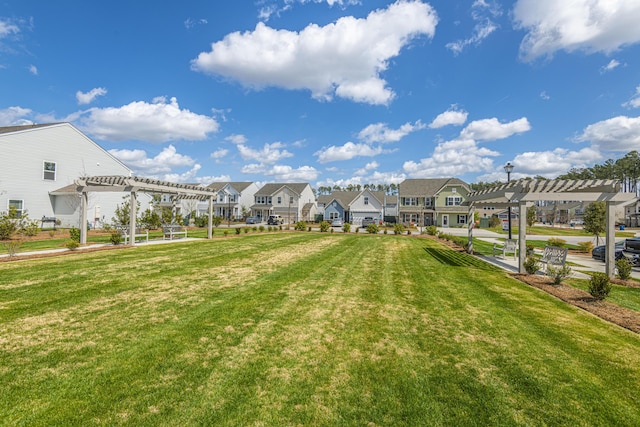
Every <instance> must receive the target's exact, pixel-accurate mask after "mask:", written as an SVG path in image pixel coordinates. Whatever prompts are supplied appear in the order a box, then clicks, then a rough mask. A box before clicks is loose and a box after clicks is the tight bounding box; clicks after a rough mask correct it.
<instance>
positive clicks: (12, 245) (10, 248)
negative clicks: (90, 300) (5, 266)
mask: <svg viewBox="0 0 640 427" xmlns="http://www.w3.org/2000/svg"><path fill="white" fill-rule="evenodd" d="M21 246H22V240H19V239H18V240H8V241H6V242H4V247H5V248H6V249H7V253H8V254H9V257H13V256H15V255H16V254H17V253H18V251H19V250H20V247H21Z"/></svg>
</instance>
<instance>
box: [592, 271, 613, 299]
mask: <svg viewBox="0 0 640 427" xmlns="http://www.w3.org/2000/svg"><path fill="white" fill-rule="evenodd" d="M609 292H611V282H610V281H609V276H607V275H606V274H605V273H593V275H592V276H591V279H589V293H590V294H591V296H593V297H594V298H595V299H598V300H603V299H605V298H606V297H607V296H608V295H609Z"/></svg>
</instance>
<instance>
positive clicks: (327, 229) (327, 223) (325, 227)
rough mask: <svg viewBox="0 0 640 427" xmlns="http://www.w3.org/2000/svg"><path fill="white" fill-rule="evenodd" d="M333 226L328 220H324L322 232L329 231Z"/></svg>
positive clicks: (321, 227) (321, 225)
mask: <svg viewBox="0 0 640 427" xmlns="http://www.w3.org/2000/svg"><path fill="white" fill-rule="evenodd" d="M330 228H331V224H330V223H329V222H327V221H322V222H321V223H320V232H321V233H326V232H327V231H329V229H330Z"/></svg>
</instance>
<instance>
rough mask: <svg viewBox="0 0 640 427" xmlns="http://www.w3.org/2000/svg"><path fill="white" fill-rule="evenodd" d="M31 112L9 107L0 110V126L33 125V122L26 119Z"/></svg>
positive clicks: (26, 109) (25, 109)
mask: <svg viewBox="0 0 640 427" xmlns="http://www.w3.org/2000/svg"><path fill="white" fill-rule="evenodd" d="M31 114H32V111H31V110H30V109H28V108H22V107H9V108H5V109H3V110H0V126H22V125H30V124H33V121H32V120H30V119H28V118H27V117H29V116H31Z"/></svg>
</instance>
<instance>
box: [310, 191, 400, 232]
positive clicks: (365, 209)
mask: <svg viewBox="0 0 640 427" xmlns="http://www.w3.org/2000/svg"><path fill="white" fill-rule="evenodd" d="M397 201H398V198H397V196H391V195H387V194H385V193H384V192H383V191H372V190H369V189H365V190H363V191H334V192H332V193H331V194H327V195H322V196H320V197H318V209H319V210H320V212H321V213H322V219H323V220H325V221H333V220H334V219H341V220H343V221H345V222H349V223H351V224H353V225H356V226H358V225H361V224H362V220H363V219H364V218H373V219H374V220H376V221H385V218H387V219H388V218H395V216H396V215H397V209H396V207H397Z"/></svg>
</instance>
